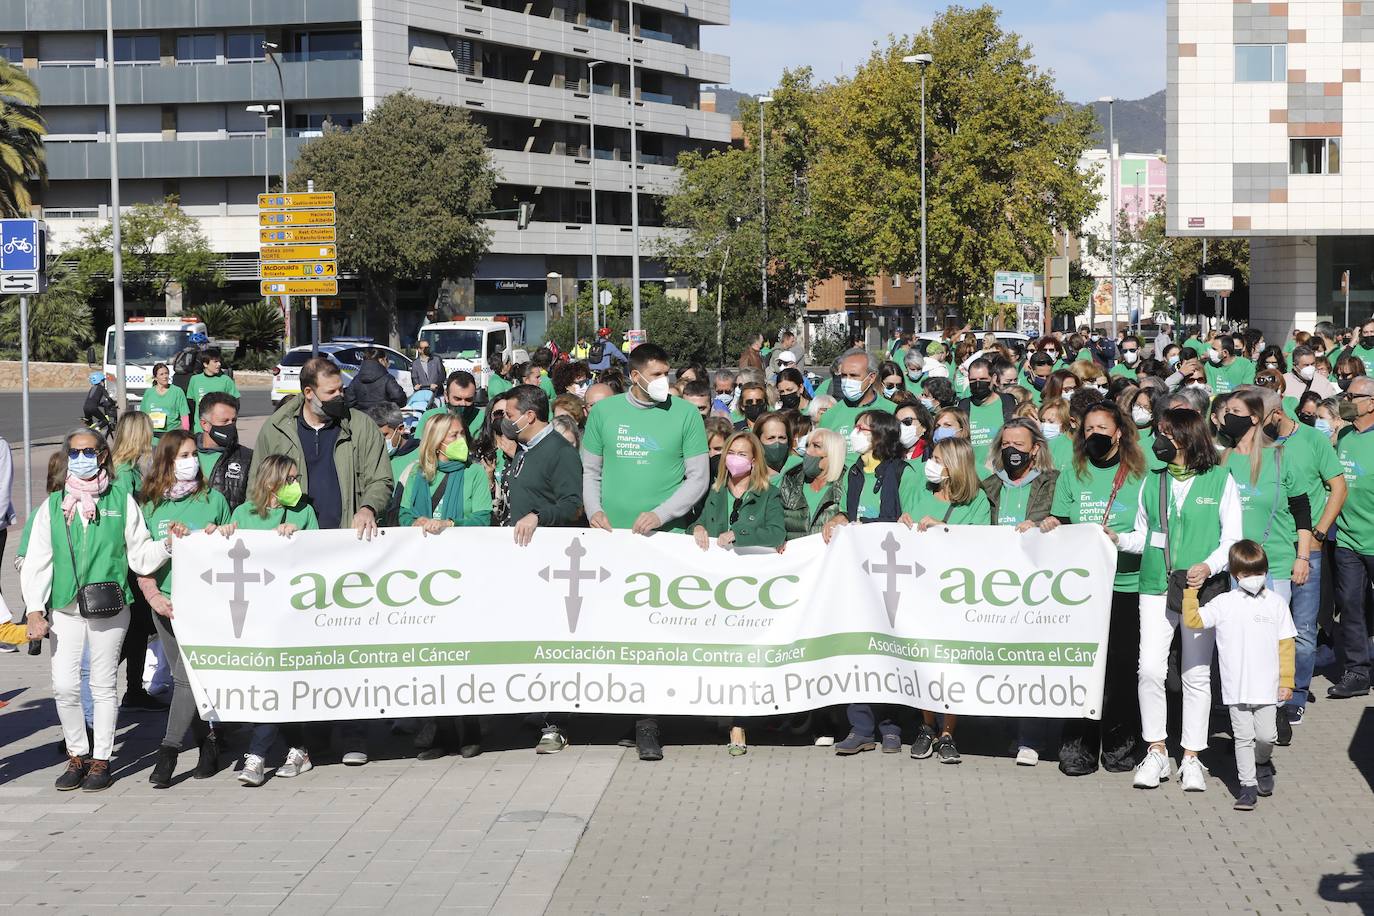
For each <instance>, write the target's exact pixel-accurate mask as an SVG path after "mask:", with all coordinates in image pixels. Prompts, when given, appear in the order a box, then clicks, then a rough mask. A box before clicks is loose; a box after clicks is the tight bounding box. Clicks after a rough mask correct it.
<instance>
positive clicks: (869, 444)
mask: <svg viewBox="0 0 1374 916" xmlns="http://www.w3.org/2000/svg"><path fill="white" fill-rule="evenodd" d="M871 448H873V434H872V433H870V432H869V431H868V430H865V429H856V430H853V431H851V432H850V434H849V450H850V451H851V452H854V453H855V454H857V455H867V454H868V451H869V449H871Z"/></svg>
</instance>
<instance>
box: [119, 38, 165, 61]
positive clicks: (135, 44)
mask: <svg viewBox="0 0 1374 916" xmlns="http://www.w3.org/2000/svg"><path fill="white" fill-rule="evenodd" d="M114 52H115V66H116V67H156V66H157V65H158V64H159V63H160V62H161V52H160V51H159V45H158V40H157V36H156V35H116V36H115V40H114Z"/></svg>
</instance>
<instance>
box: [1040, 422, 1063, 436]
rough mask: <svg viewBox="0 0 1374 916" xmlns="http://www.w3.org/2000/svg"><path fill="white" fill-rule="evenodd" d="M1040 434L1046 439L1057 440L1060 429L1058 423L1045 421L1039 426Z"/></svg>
mask: <svg viewBox="0 0 1374 916" xmlns="http://www.w3.org/2000/svg"><path fill="white" fill-rule="evenodd" d="M1040 432H1042V433H1044V435H1045V438H1046V439H1057V438H1059V433H1060V427H1059V424H1058V423H1054V422H1051V421H1050V420H1046V421H1045V422H1043V423H1041V424H1040Z"/></svg>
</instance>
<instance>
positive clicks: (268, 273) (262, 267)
mask: <svg viewBox="0 0 1374 916" xmlns="http://www.w3.org/2000/svg"><path fill="white" fill-rule="evenodd" d="M338 275H339V266H338V262H337V261H263V262H262V263H261V264H259V265H258V276H259V277H261V278H262V279H263V280H275V279H277V278H279V277H337V276H338Z"/></svg>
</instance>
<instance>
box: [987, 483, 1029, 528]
mask: <svg viewBox="0 0 1374 916" xmlns="http://www.w3.org/2000/svg"><path fill="white" fill-rule="evenodd" d="M1030 492H1031V488H1030V484H1029V483H1024V484H1022V485H1021V486H1019V487H1014V486H1012V485H1011V484H1009V483H1007V482H1006V481H1005V480H1004V481H1002V495H1001V496H999V497H998V498H997V520H996V521H997V524H999V525H1013V526H1014V525H1019V524H1021V523H1022V522H1024V521H1025V520H1026V510H1027V508H1029V506H1030Z"/></svg>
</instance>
